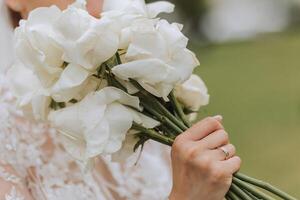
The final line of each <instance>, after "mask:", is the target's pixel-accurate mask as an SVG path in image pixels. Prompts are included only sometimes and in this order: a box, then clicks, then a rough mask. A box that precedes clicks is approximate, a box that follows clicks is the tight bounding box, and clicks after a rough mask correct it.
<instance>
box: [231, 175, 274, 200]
mask: <svg viewBox="0 0 300 200" xmlns="http://www.w3.org/2000/svg"><path fill="white" fill-rule="evenodd" d="M233 183H234V184H236V185H238V186H239V187H240V188H243V189H245V190H247V191H248V192H250V193H252V194H253V195H254V196H257V197H258V198H260V199H264V200H275V199H274V198H273V197H270V196H269V195H267V194H265V193H263V192H261V191H259V190H257V189H255V188H253V187H252V186H250V185H248V183H245V182H244V181H241V180H240V179H238V178H236V177H233Z"/></svg>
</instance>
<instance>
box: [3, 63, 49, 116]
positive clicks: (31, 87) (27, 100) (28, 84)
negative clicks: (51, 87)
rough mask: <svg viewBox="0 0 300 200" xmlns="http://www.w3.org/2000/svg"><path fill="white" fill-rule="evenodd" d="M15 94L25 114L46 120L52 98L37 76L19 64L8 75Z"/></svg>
mask: <svg viewBox="0 0 300 200" xmlns="http://www.w3.org/2000/svg"><path fill="white" fill-rule="evenodd" d="M7 76H8V78H9V80H10V86H11V89H12V91H13V94H14V95H15V96H16V97H17V103H18V105H19V106H20V108H21V109H22V110H23V111H24V113H25V114H26V115H27V116H29V117H30V118H32V119H35V120H46V119H47V116H48V113H49V111H50V103H51V98H50V97H49V94H48V93H47V91H45V90H44V89H43V88H42V87H41V83H40V81H39V79H38V78H37V77H36V76H35V74H34V73H33V72H32V71H31V70H29V69H28V68H26V67H24V66H23V65H22V64H20V63H17V64H15V65H14V66H13V67H12V68H10V69H9V71H8V74H7Z"/></svg>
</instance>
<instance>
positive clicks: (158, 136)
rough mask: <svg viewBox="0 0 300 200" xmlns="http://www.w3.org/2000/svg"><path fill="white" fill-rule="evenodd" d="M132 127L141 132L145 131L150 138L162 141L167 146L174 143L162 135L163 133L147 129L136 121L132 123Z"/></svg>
mask: <svg viewBox="0 0 300 200" xmlns="http://www.w3.org/2000/svg"><path fill="white" fill-rule="evenodd" d="M132 129H135V130H137V131H141V132H142V133H145V134H146V135H147V136H148V137H149V138H150V139H152V140H155V141H157V142H159V143H162V144H165V145H168V146H172V145H173V143H174V140H173V139H171V138H169V137H167V136H164V135H162V134H160V133H158V132H156V131H155V130H152V129H147V128H145V127H143V126H141V125H139V124H137V123H133V125H132Z"/></svg>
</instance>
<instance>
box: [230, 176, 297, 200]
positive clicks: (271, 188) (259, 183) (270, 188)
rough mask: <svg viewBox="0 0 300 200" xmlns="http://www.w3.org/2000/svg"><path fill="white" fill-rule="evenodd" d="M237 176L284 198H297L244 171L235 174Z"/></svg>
mask: <svg viewBox="0 0 300 200" xmlns="http://www.w3.org/2000/svg"><path fill="white" fill-rule="evenodd" d="M235 177H236V178H238V179H240V180H242V181H245V182H247V183H250V184H252V185H255V186H257V187H260V188H262V189H264V190H267V191H269V192H271V193H273V194H276V195H277V196H279V197H281V198H283V199H289V200H297V199H295V198H294V197H292V196H290V195H289V194H287V193H285V192H283V191H281V190H279V189H277V188H275V187H274V186H272V185H270V184H269V183H266V182H263V181H261V180H257V179H254V178H251V177H249V176H246V175H244V174H242V173H236V174H235Z"/></svg>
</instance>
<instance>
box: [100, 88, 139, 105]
mask: <svg viewBox="0 0 300 200" xmlns="http://www.w3.org/2000/svg"><path fill="white" fill-rule="evenodd" d="M95 95H96V98H97V99H99V101H100V100H101V102H104V103H106V104H109V103H113V102H116V101H117V102H119V103H121V104H124V105H128V106H132V107H134V108H137V109H140V105H139V104H140V100H139V98H138V97H134V96H130V95H129V94H127V93H125V92H124V91H122V90H120V89H118V88H115V87H106V88H103V89H102V90H100V91H97V92H96V93H95Z"/></svg>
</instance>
